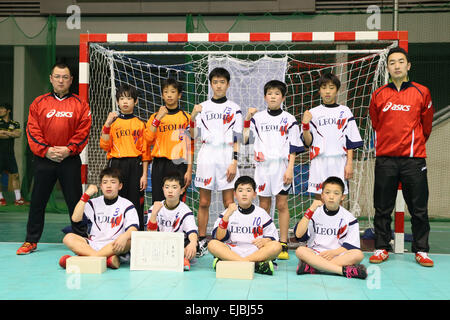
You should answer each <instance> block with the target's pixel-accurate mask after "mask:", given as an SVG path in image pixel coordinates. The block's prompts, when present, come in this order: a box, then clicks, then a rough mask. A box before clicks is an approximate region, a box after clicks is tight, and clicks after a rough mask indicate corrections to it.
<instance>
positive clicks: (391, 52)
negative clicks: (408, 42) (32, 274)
mask: <svg viewBox="0 0 450 320" xmlns="http://www.w3.org/2000/svg"><path fill="white" fill-rule="evenodd" d="M397 52H399V53H403V54H404V55H405V57H406V61H407V62H409V55H408V52H407V51H406V50H405V49H403V48H401V47H394V48H391V49H390V50H389V52H388V54H387V57H386V63H387V62H388V61H389V56H390V55H391V54H393V53H397Z"/></svg>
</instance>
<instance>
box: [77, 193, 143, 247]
mask: <svg viewBox="0 0 450 320" xmlns="http://www.w3.org/2000/svg"><path fill="white" fill-rule="evenodd" d="M84 215H85V216H86V217H87V218H88V219H89V221H90V230H89V232H88V233H89V240H90V241H92V242H101V243H104V244H106V243H108V242H111V241H113V240H115V239H116V238H117V237H119V236H120V235H121V234H122V233H124V232H126V231H127V230H128V229H129V228H130V227H136V229H138V230H139V218H138V214H137V211H136V209H135V208H134V205H133V203H132V202H131V201H129V200H127V199H125V198H122V197H120V196H118V197H117V200H116V202H114V203H113V204H110V205H107V204H106V203H105V199H104V196H100V197H97V198H93V199H90V200H89V201H88V202H87V203H86V205H85V207H84Z"/></svg>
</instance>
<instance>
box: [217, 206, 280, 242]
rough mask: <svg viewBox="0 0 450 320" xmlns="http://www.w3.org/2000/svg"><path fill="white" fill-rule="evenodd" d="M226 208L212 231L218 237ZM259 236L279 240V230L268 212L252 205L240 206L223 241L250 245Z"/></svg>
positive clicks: (232, 216) (229, 224)
mask: <svg viewBox="0 0 450 320" xmlns="http://www.w3.org/2000/svg"><path fill="white" fill-rule="evenodd" d="M225 212H226V210H225V211H224V212H222V213H221V214H219V217H218V218H217V220H216V222H215V223H214V228H213V232H212V236H213V238H215V237H216V232H217V228H218V227H219V223H220V220H221V219H222V217H223V215H224V214H225ZM257 238H270V239H272V240H276V241H278V230H277V228H276V226H275V224H274V223H273V221H272V219H271V218H270V216H269V215H268V214H267V212H266V211H265V210H264V209H262V208H261V207H258V206H255V205H252V207H250V208H249V209H244V210H243V209H241V208H238V210H236V211H235V212H234V213H233V214H232V215H231V217H230V219H229V221H228V228H227V234H226V236H225V238H223V239H222V241H223V242H225V243H227V244H231V245H236V246H239V245H248V244H251V243H252V242H253V241H254V240H255V239H257Z"/></svg>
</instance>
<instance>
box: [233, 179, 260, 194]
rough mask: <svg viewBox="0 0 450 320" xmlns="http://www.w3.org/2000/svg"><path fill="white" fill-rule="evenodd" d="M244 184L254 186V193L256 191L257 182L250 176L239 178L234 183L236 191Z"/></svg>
mask: <svg viewBox="0 0 450 320" xmlns="http://www.w3.org/2000/svg"><path fill="white" fill-rule="evenodd" d="M242 184H249V185H251V186H252V188H253V191H255V190H256V182H255V180H253V178H252V177H250V176H240V177H239V178H237V180H236V182H235V183H234V190H235V191H236V190H237V188H238V187H239V186H240V185H242Z"/></svg>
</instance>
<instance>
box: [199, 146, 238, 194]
mask: <svg viewBox="0 0 450 320" xmlns="http://www.w3.org/2000/svg"><path fill="white" fill-rule="evenodd" d="M232 156H233V146H232V145H226V146H212V145H208V144H203V145H202V147H201V148H200V151H199V152H198V156H197V168H196V171H195V180H194V185H195V186H196V187H197V188H202V189H207V190H218V191H221V190H228V189H234V182H235V181H236V179H237V178H238V177H239V169H238V168H236V176H235V177H234V179H233V180H232V181H231V182H228V181H227V170H228V167H229V166H230V164H231V162H232Z"/></svg>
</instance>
